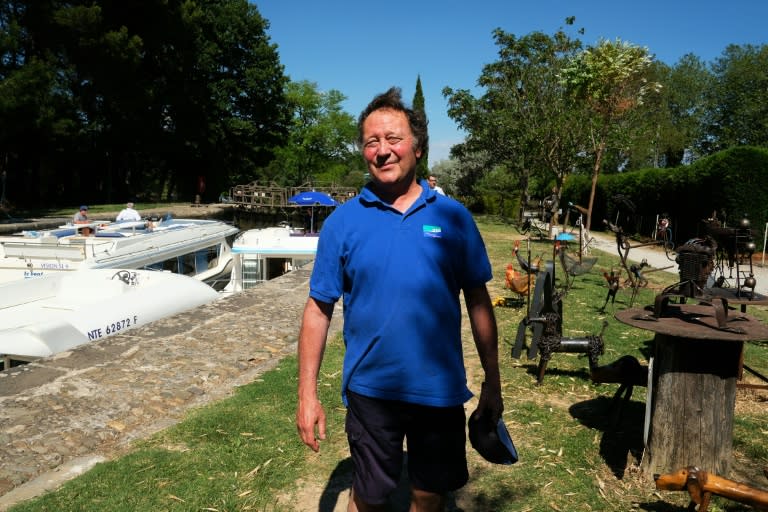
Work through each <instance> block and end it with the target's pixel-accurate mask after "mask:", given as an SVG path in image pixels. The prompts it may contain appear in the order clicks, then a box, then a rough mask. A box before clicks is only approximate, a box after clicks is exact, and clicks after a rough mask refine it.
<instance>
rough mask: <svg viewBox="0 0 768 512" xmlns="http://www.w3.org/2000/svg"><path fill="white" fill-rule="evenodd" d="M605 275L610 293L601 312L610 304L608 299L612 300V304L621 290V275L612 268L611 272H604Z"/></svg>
mask: <svg viewBox="0 0 768 512" xmlns="http://www.w3.org/2000/svg"><path fill="white" fill-rule="evenodd" d="M603 277H604V278H605V280H606V281H607V282H608V294H607V295H606V296H605V304H603V307H602V308H600V312H601V313H605V307H606V306H607V305H608V301H609V300H610V301H611V306H613V304H614V303H615V302H616V292H618V291H619V287H620V282H619V281H621V276H620V274H617V273H616V272H614V271H613V269H611V273H610V274H609V273H608V272H603Z"/></svg>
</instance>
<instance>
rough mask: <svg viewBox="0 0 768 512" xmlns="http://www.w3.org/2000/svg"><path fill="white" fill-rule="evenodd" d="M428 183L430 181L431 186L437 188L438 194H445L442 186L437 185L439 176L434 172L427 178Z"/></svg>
mask: <svg viewBox="0 0 768 512" xmlns="http://www.w3.org/2000/svg"><path fill="white" fill-rule="evenodd" d="M427 183H429V188H433V189H435V192H437V193H438V194H442V195H445V192H443V189H442V187H439V186H438V185H437V176H435V175H434V174H430V175H429V177H428V178H427Z"/></svg>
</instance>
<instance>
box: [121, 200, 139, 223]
mask: <svg viewBox="0 0 768 512" xmlns="http://www.w3.org/2000/svg"><path fill="white" fill-rule="evenodd" d="M115 220H116V221H117V222H125V221H131V220H141V215H139V212H137V211H136V210H134V209H133V203H130V202H129V203H127V204H126V205H125V208H123V209H122V210H120V213H118V214H117V218H116V219H115Z"/></svg>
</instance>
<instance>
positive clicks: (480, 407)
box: [473, 382, 504, 425]
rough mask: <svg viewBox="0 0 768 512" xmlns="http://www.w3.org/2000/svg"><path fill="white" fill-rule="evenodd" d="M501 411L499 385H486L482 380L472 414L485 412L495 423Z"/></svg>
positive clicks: (501, 401)
mask: <svg viewBox="0 0 768 512" xmlns="http://www.w3.org/2000/svg"><path fill="white" fill-rule="evenodd" d="M503 412H504V401H503V400H502V398H501V389H500V386H498V385H487V384H486V383H485V382H483V385H482V387H481V388H480V399H479V400H478V403H477V409H476V410H475V413H473V414H478V415H484V414H483V413H486V414H487V416H488V417H489V418H490V419H491V421H492V422H493V424H494V425H495V424H496V423H497V422H498V421H499V418H501V413H503Z"/></svg>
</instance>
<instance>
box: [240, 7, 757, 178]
mask: <svg viewBox="0 0 768 512" xmlns="http://www.w3.org/2000/svg"><path fill="white" fill-rule="evenodd" d="M251 1H252V3H254V4H255V5H256V7H257V8H258V10H259V13H260V14H261V16H262V17H263V18H265V19H266V20H267V21H268V22H269V28H268V29H267V34H268V35H269V37H270V39H271V42H272V43H274V44H276V45H277V51H278V53H279V55H280V61H281V63H282V64H283V66H284V67H285V73H286V74H287V75H288V76H289V78H290V79H291V80H293V81H302V80H307V81H309V82H313V83H315V84H316V85H317V89H318V90H319V91H321V92H327V91H329V90H331V89H335V90H338V91H340V92H341V93H342V94H343V95H344V96H345V97H346V98H347V99H346V100H345V101H344V103H343V107H344V110H345V111H347V112H348V113H349V114H351V115H352V116H353V117H354V118H355V119H357V116H358V115H359V113H360V112H361V111H362V110H363V109H364V108H365V106H366V105H367V104H368V103H369V102H370V100H371V99H372V98H373V97H374V96H375V95H377V94H379V93H382V92H384V91H386V90H387V89H389V88H390V87H391V86H397V87H400V88H401V89H402V93H403V99H404V100H405V101H406V102H407V103H408V104H410V103H411V101H412V100H413V95H414V93H415V90H416V79H417V77H421V85H422V90H423V92H424V101H425V108H426V113H427V117H428V119H429V139H430V140H429V165H430V167H431V166H433V165H434V164H435V163H437V162H438V161H440V160H444V159H447V158H448V157H449V151H450V148H451V146H453V145H455V144H458V143H460V142H461V141H462V140H463V138H464V133H463V132H462V131H461V130H459V128H458V127H457V126H456V123H455V122H454V121H453V120H452V119H451V118H450V117H448V114H447V109H448V104H447V101H446V99H445V98H444V97H443V94H442V91H443V88H444V87H450V88H451V89H453V90H457V89H468V90H470V91H472V93H473V94H474V95H475V96H476V97H477V96H480V95H482V92H483V91H482V90H481V89H479V88H477V86H476V83H477V79H478V78H479V77H480V73H481V72H482V68H483V66H484V65H486V64H490V63H492V62H495V61H496V60H497V50H498V47H497V46H496V45H495V44H494V42H493V30H494V29H496V28H501V29H502V30H504V31H505V32H507V33H511V34H514V35H516V36H524V35H526V34H529V33H531V32H536V31H540V32H543V33H545V34H549V35H552V34H554V33H555V32H556V31H557V30H559V29H561V28H562V29H564V31H565V32H566V33H568V34H569V35H571V36H572V37H574V38H578V39H581V41H582V42H583V43H584V44H585V45H594V44H596V43H597V42H599V41H600V40H601V39H610V40H615V39H617V38H618V39H621V40H622V41H626V42H629V43H632V44H635V45H638V46H644V47H646V48H648V50H649V52H650V54H652V55H654V56H655V58H656V59H658V60H660V61H662V62H664V63H666V64H669V65H674V64H676V63H677V62H678V61H679V59H680V58H681V57H682V56H683V55H686V54H688V53H692V54H694V55H696V56H698V57H699V58H701V59H702V60H703V61H705V62H708V63H711V62H713V61H714V60H715V59H717V58H718V57H720V56H721V55H722V53H723V50H725V48H726V47H727V46H728V45H730V44H737V45H744V44H753V45H762V44H767V43H768V26H767V25H766V20H768V1H766V0H728V1H723V0H717V1H715V0H644V1H642V2H635V1H628V0H528V1H523V0H474V1H462V2H458V1H456V0H410V1H399V2H398V1H394V2H392V1H389V2H383V3H382V2H372V3H368V2H360V1H352V0H251ZM569 16H575V17H576V22H575V24H574V25H572V26H566V25H565V19H566V18H567V17H569ZM580 28H583V29H584V34H582V35H579V34H578V33H577V32H576V31H577V30H578V29H580Z"/></svg>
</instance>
